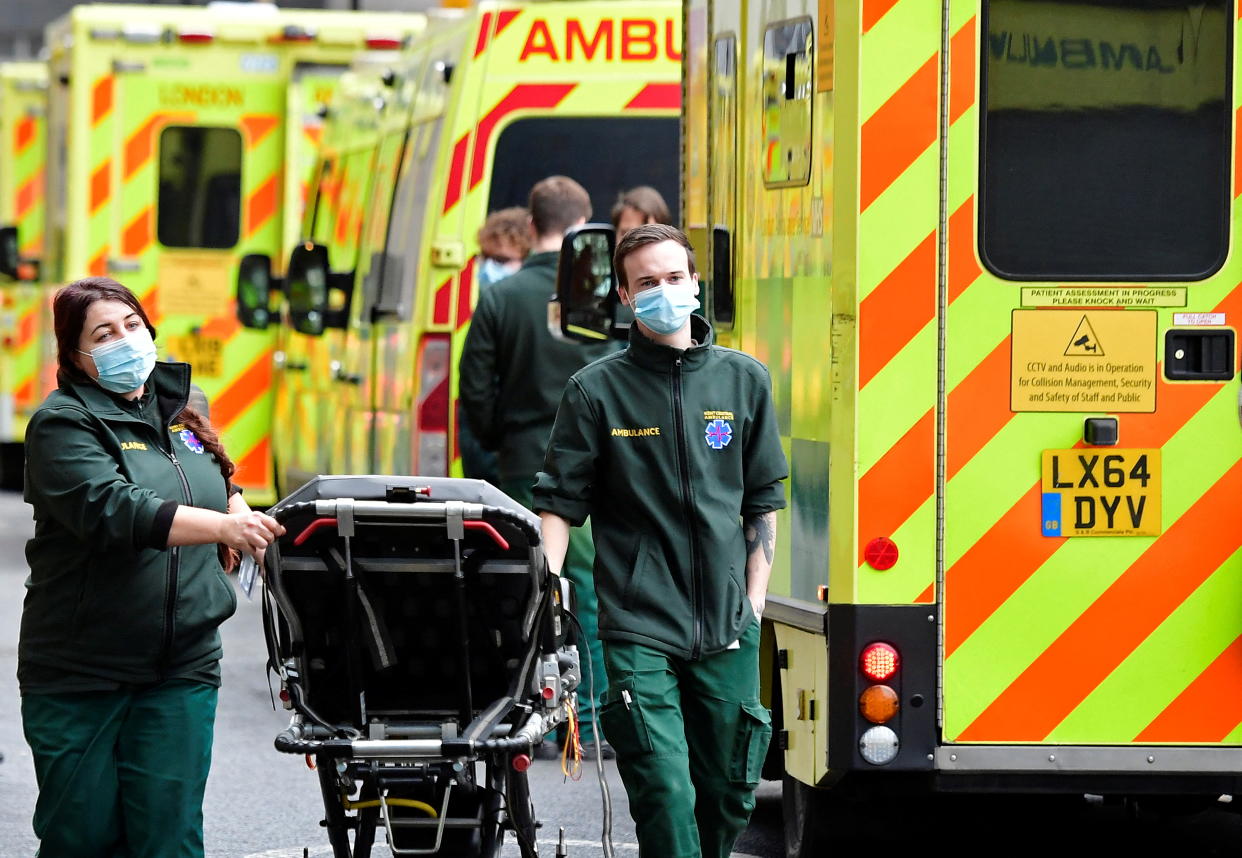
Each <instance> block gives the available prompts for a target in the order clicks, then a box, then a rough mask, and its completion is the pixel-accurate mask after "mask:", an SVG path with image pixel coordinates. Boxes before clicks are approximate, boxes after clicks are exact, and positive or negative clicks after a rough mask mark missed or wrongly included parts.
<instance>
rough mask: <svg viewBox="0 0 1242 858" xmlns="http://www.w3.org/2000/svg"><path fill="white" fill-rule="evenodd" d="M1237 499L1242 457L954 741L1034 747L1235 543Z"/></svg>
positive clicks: (1240, 516)
mask: <svg viewBox="0 0 1242 858" xmlns="http://www.w3.org/2000/svg"><path fill="white" fill-rule="evenodd" d="M1240 494H1242V460H1239V461H1238V462H1235V463H1234V465H1233V467H1231V468H1230V469H1229V470H1228V472H1226V473H1225V475H1224V476H1223V477H1221V478H1220V479H1219V480H1217V482H1216V484H1215V485H1213V486H1212V488H1211V489H1209V490H1208V491H1207V492H1205V493H1204V494H1203V496H1202V497H1201V498H1200V499H1199V500H1198V501H1197V502H1196V503H1195V504H1194V506H1192V507H1191V508H1190V509H1189V510H1187V512H1186V514H1185V515H1183V516H1182V517H1181V518H1179V519H1178V520H1177V522H1175V523H1174V524H1173V526H1172V527H1170V528H1169V529H1168V530H1166V531H1165V532H1164V533H1163V534H1162V535H1161V536H1160V537H1158V538H1157V539H1156V541H1155V542H1154V543H1152V545H1151V546H1150V547H1149V548H1148V549H1147V550H1146V551H1145V552H1143V555H1142V556H1141V557H1139V559H1138V560H1137V561H1135V563H1134V564H1133V565H1132V566H1131V567H1130V568H1129V569H1127V570H1126V571H1125V573H1124V574H1122V576H1121V577H1120V578H1118V579H1117V580H1116V581H1115V582H1113V585H1112V586H1111V587H1109V588H1108V589H1107V590H1106V591H1105V592H1104V593H1103V595H1101V596H1100V597H1099V598H1098V599H1096V600H1095V602H1094V603H1093V604H1092V605H1091V607H1089V608H1087V610H1086V611H1084V612H1083V613H1082V615H1081V616H1079V617H1078V619H1077V620H1075V621H1074V623H1073V625H1071V626H1070V627H1069V628H1068V629H1067V630H1066V631H1065V632H1063V633H1062V634H1061V636H1060V637H1059V638H1057V639H1056V641H1054V642H1053V643H1052V645H1051V646H1049V647H1048V648H1047V649H1046V650H1044V651H1043V652H1042V653H1041V654H1040V656H1039V658H1037V659H1035V661H1034V662H1033V663H1032V664H1031V665H1030V666H1029V667H1028V668H1027V669H1026V670H1025V671H1023V672H1022V675H1021V676H1019V677H1018V678H1017V679H1016V680H1014V682H1013V683H1012V684H1011V685H1010V686H1009V687H1008V688H1006V689H1005V690H1004V691H1003V692H1002V693H1001V695H1000V696H999V697H997V698H996V699H995V700H994V701H992V704H991V705H990V706H988V708H987V709H985V710H984V711H983V713H982V714H981V715H979V717H978V718H976V719H975V720H974V722H973V723H971V724H970V726H968V727H967V728H966V729H965V730H964V731H962V734H961V736H960V737H959V738H960V740H961V741H966V742H971V741H980V740H1004V741H1016V742H1038V741H1040V740H1042V739H1043V738H1044V737H1046V736H1047V735H1048V734H1049V733H1051V732H1052V730H1053V729H1055V728H1056V726H1057V724H1059V723H1061V721H1063V720H1064V719H1065V717H1066V716H1067V715H1069V713H1070V712H1072V711H1073V709H1074V707H1075V706H1077V705H1078V704H1079V703H1081V702H1082V701H1083V700H1084V699H1085V698H1086V697H1087V695H1088V694H1090V693H1091V692H1092V691H1093V690H1094V689H1095V688H1096V686H1098V685H1099V684H1100V683H1101V682H1103V681H1104V679H1105V678H1106V677H1107V676H1108V674H1110V673H1111V672H1112V671H1113V670H1114V669H1115V668H1116V667H1117V665H1119V664H1120V663H1121V662H1122V661H1124V660H1125V659H1126V657H1128V656H1129V655H1130V653H1131V652H1133V651H1134V649H1135V647H1137V646H1138V645H1139V644H1141V643H1142V642H1143V640H1144V639H1145V638H1146V637H1147V636H1148V635H1149V634H1151V633H1152V632H1153V631H1154V630H1155V629H1156V627H1157V626H1159V625H1160V624H1161V623H1163V622H1164V621H1165V620H1166V619H1168V617H1169V614H1171V613H1172V612H1173V611H1174V609H1176V608H1177V606H1178V605H1180V604H1181V603H1182V602H1184V601H1185V600H1186V598H1187V597H1188V596H1190V594H1191V593H1192V592H1194V589H1195V588H1196V587H1198V586H1199V585H1200V584H1202V583H1203V582H1204V581H1205V580H1206V579H1207V578H1208V576H1210V575H1211V574H1212V573H1213V572H1215V571H1216V569H1217V568H1219V566H1220V565H1221V564H1222V563H1224V562H1225V560H1227V559H1228V558H1229V555H1231V554H1233V552H1234V551H1236V550H1237V548H1238V546H1239V545H1242V505H1239V504H1238V503H1236V500H1237V498H1238V497H1239V495H1240ZM1034 529H1035V528H1033V527H1032V528H1031V530H1032V531H1033V530H1034ZM1235 726H1236V724H1235Z"/></svg>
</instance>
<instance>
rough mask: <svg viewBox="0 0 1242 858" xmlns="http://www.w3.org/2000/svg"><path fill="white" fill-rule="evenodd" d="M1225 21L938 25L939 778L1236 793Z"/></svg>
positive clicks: (1145, 16)
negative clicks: (942, 151)
mask: <svg viewBox="0 0 1242 858" xmlns="http://www.w3.org/2000/svg"><path fill="white" fill-rule="evenodd" d="M1233 5H1234V4H1231V3H1227V2H1224V0H1209V2H1186V3H1179V2H1161V3H1145V4H1126V5H1119V4H1117V3H1114V2H1108V0H1072V2H1071V1H1070V0H1067V2H1057V3H1028V2H1019V0H984V2H977V0H953V2H952V4H951V12H950V19H949V21H948V25H949V29H950V38H951V45H952V52H953V54H952V59H951V65H950V78H951V79H950V82H949V83H950V85H949V88H948V93H949V103H948V104H947V105H946V106H945V107H946V109H947V113H948V115H947V119H948V121H949V147H948V159H949V164H948V186H947V201H946V204H945V206H944V210H943V212H942V217H943V218H944V219H946V220H947V222H948V236H947V254H948V259H947V280H946V282H945V283H944V292H943V297H944V300H945V303H946V304H947V317H946V335H945V341H944V346H945V354H944V369H945V380H944V390H943V392H942V396H943V399H942V400H941V406H942V407H943V408H944V409H945V417H946V427H945V428H946V435H945V437H946V438H947V442H946V444H947V446H946V447H945V450H944V452H945V458H944V467H943V471H942V473H941V474H940V482H941V490H942V491H943V493H944V513H945V515H944V564H943V565H944V568H943V579H944V588H943V596H942V598H943V624H944V625H943V658H944V661H943V692H942V694H943V700H942V703H943V736H944V739H945V740H946V741H947V742H949V743H954V744H955V746H951V747H947V748H943V749H942V752H941V754H940V756H939V757H938V758H937V765H938V767H939V768H940V769H941V770H942V771H946V772H954V771H972V770H979V769H986V770H988V771H989V772H1000V773H1004V772H1010V773H1014V774H1017V775H1026V774H1031V773H1048V774H1052V773H1057V772H1061V771H1066V770H1079V771H1094V772H1116V771H1125V772H1131V773H1142V774H1143V775H1145V776H1153V777H1156V776H1160V775H1167V774H1170V773H1173V772H1177V771H1182V772H1188V773H1193V772H1195V771H1200V772H1202V771H1207V770H1208V769H1212V770H1215V771H1222V772H1223V771H1230V772H1232V773H1236V772H1237V771H1239V770H1240V769H1242V761H1240V759H1239V756H1238V755H1242V750H1239V749H1238V748H1236V747H1234V748H1231V749H1226V748H1225V747H1222V746H1237V745H1239V744H1242V698H1240V697H1239V696H1238V695H1237V694H1236V693H1234V690H1235V689H1237V688H1238V687H1239V685H1240V684H1242V552H1240V551H1239V549H1240V548H1242V504H1239V498H1240V497H1242V427H1240V426H1239V414H1238V401H1239V381H1238V373H1237V360H1238V358H1237V336H1236V328H1237V326H1238V325H1239V324H1240V323H1242V288H1240V287H1239V286H1238V284H1239V283H1240V282H1242V260H1239V257H1238V255H1237V254H1236V253H1231V252H1230V250H1231V247H1232V245H1233V243H1234V242H1235V241H1236V240H1237V236H1238V229H1239V227H1238V226H1237V224H1238V223H1239V219H1238V217H1237V215H1238V210H1237V207H1238V201H1237V196H1238V191H1237V181H1238V180H1237V178H1236V177H1234V178H1233V179H1232V180H1231V165H1232V164H1233V160H1234V157H1235V154H1234V153H1235V151H1236V145H1237V144H1236V141H1233V140H1232V134H1233V129H1234V120H1233V117H1234V115H1235V110H1236V105H1235V99H1236V95H1235V94H1234V93H1233V92H1232V91H1231V85H1230V82H1231V80H1232V79H1233V77H1234V59H1233V57H1234V50H1235V47H1234V38H1233V31H1234V29H1235V26H1236V14H1235V13H1234V11H1233ZM981 94H983V95H981ZM984 99H986V100H984ZM1041 745H1042V746H1047V745H1057V746H1062V747H1061V748H1059V749H1058V750H1057V753H1055V754H1049V753H1048V749H1047V747H1043V748H1041V747H1039V746H1041ZM1160 745H1196V746H1203V747H1201V748H1200V749H1198V750H1196V749H1192V748H1181V749H1178V751H1177V753H1173V752H1171V751H1170V749H1167V748H1154V747H1153V746H1160ZM1230 755H1233V756H1230Z"/></svg>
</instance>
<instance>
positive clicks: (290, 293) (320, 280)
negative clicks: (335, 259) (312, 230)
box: [285, 242, 331, 337]
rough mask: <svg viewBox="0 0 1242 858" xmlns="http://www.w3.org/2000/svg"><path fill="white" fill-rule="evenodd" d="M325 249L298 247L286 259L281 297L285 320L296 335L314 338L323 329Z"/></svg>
mask: <svg viewBox="0 0 1242 858" xmlns="http://www.w3.org/2000/svg"><path fill="white" fill-rule="evenodd" d="M330 277H331V273H330V272H329V270H328V248H326V247H324V246H323V245H322V244H311V243H309V242H307V243H306V244H299V245H298V246H297V247H295V248H294V249H293V253H292V254H291V255H290V256H289V271H288V273H287V274H286V275H285V295H286V296H287V298H288V301H289V319H290V321H292V322H293V329H294V330H295V331H297V332H298V333H300V334H307V335H309V336H312V337H317V336H319V335H320V334H322V333H323V330H324V327H326V321H327V313H328V281H329V278H330Z"/></svg>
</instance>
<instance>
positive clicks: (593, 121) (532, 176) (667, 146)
mask: <svg viewBox="0 0 1242 858" xmlns="http://www.w3.org/2000/svg"><path fill="white" fill-rule="evenodd" d="M678 133H679V130H678V120H677V118H676V117H675V116H674V117H632V118H631V117H624V118H621V117H606V118H605V117H581V116H580V117H572V116H558V117H545V116H535V117H529V118H527V119H519V120H517V121H516V122H513V123H510V124H509V125H507V126H506V127H505V129H504V130H503V131H502V132H501V133H500V139H498V140H497V141H496V154H495V158H494V161H493V167H492V187H491V192H490V194H489V196H488V203H487V210H488V211H496V210H497V209H503V208H507V207H508V206H524V205H526V204H527V202H528V201H529V198H530V189H531V187H532V186H533V185H534V184H535V183H536V182H538V181H539V180H540V179H546V178H547V177H548V176H555V175H561V176H569V177H570V178H571V179H574V180H575V181H577V182H579V183H580V184H581V185H582V186H583V187H584V188H586V190H587V193H589V194H590V195H591V208H592V210H593V214H592V216H591V217H592V220H594V221H597V222H603V223H606V222H607V221H608V214H609V212H610V211H611V210H612V206H613V203H615V202H616V201H617V195H618V194H620V193H621V192H622V191H626V190H629V189H630V188H632V187H634V186H636V185H651V186H652V187H653V188H655V189H656V190H657V191H659V192H660V194H661V195H662V196H663V197H664V200H665V202H667V203H668V207H669V211H670V212H671V213H672V219H673V223H677V222H678V220H679V212H678V200H679V194H678V191H679V188H680V179H679V177H678V159H679V158H680V156H681V150H680V145H679V143H678Z"/></svg>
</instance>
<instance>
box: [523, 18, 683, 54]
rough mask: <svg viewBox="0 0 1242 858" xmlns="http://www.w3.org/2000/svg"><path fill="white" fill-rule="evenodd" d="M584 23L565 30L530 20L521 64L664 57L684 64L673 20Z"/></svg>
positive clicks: (572, 22) (574, 20) (571, 22)
mask: <svg viewBox="0 0 1242 858" xmlns="http://www.w3.org/2000/svg"><path fill="white" fill-rule="evenodd" d="M593 23H594V29H591V24H590V23H584V22H583V21H582V20H580V19H578V18H568V19H566V20H565V25H564V29H563V30H562V29H560V27H559V26H557V25H555V24H553V23H549V21H548V20H547V19H545V18H536V19H534V20H533V21H531V24H530V29H529V30H528V31H527V33H526V41H525V43H524V44H523V45H522V53H521V56H519V57H518V61H519V62H526V61H527V60H528V59H530V58H531V57H544V58H545V59H548V60H550V61H552V62H561V61H565V62H572V61H574V60H577V59H583V60H587V61H590V60H595V59H597V58H598V59H602V60H605V61H607V62H613V61H616V60H620V61H622V62H646V61H649V60H654V59H658V58H660V57H661V56H663V57H664V58H665V59H668V60H672V61H674V62H680V61H681V43H680V39H679V38H678V32H677V22H676V21H675V20H674V19H673V18H665V19H663V20H654V19H651V18H621V19H619V20H616V19H612V18H604V19H602V20H600V21H596V22H593Z"/></svg>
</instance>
